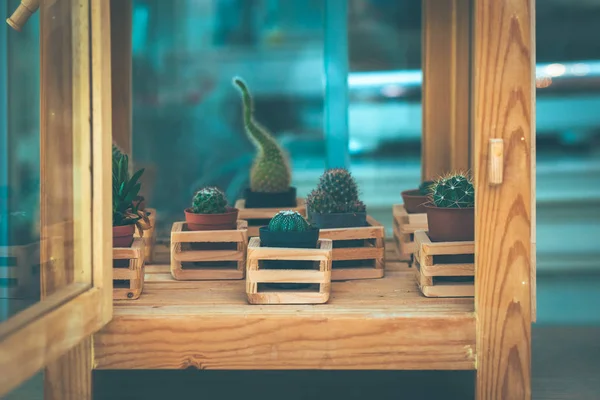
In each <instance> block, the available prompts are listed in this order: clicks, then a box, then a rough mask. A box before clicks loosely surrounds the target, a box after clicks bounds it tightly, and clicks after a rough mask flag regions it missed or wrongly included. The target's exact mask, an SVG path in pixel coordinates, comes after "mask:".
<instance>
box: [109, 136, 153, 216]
mask: <svg viewBox="0 0 600 400" xmlns="http://www.w3.org/2000/svg"><path fill="white" fill-rule="evenodd" d="M123 154H124V153H123V151H122V150H121V148H120V147H119V146H117V145H116V144H115V143H113V145H112V158H113V160H115V159H117V160H118V159H120V158H121V157H122V156H123ZM128 172H131V171H128ZM133 205H134V207H135V208H136V209H137V210H140V211H144V210H145V209H146V201H145V198H144V196H140V195H139V194H138V195H137V196H135V199H133Z"/></svg>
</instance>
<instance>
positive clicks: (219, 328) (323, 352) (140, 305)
mask: <svg viewBox="0 0 600 400" xmlns="http://www.w3.org/2000/svg"><path fill="white" fill-rule="evenodd" d="M387 247H388V252H387V254H386V255H387V259H388V260H389V261H388V262H387V264H386V276H385V278H383V279H374V280H354V281H344V282H334V283H332V292H331V298H330V300H329V302H328V303H327V304H320V305H249V304H248V303H247V300H246V292H245V286H244V285H245V282H244V281H187V282H182V281H175V280H173V278H172V277H171V274H170V272H169V266H168V265H166V264H164V265H148V266H147V267H146V283H145V286H144V292H143V294H142V296H141V297H140V298H139V299H138V300H135V301H115V303H114V304H115V306H114V318H113V320H112V321H111V322H110V323H109V324H108V325H107V326H106V327H105V328H104V329H103V330H102V331H100V332H99V333H98V334H96V335H95V338H94V347H95V348H94V355H95V363H94V366H95V368H99V369H180V368H189V367H195V368H199V369H475V357H476V354H475V351H476V348H475V315H474V305H473V299H435V298H431V299H429V298H426V297H424V296H422V295H421V293H420V292H419V289H418V287H417V284H416V281H415V277H414V276H415V274H414V270H413V269H411V268H409V267H408V266H407V265H406V264H405V263H402V262H398V261H395V260H396V259H397V258H396V256H395V255H394V252H393V250H392V249H393V247H392V246H391V243H390V245H389V246H387Z"/></svg>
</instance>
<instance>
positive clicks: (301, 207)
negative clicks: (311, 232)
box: [235, 197, 306, 238]
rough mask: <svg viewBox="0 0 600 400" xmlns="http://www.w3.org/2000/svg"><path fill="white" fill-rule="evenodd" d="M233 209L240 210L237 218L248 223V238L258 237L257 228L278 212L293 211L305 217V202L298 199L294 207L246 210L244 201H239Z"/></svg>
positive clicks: (265, 223)
mask: <svg viewBox="0 0 600 400" xmlns="http://www.w3.org/2000/svg"><path fill="white" fill-rule="evenodd" d="M235 208H237V209H238V210H240V213H239V215H238V218H239V219H243V220H246V221H248V237H249V238H250V237H255V236H258V228H260V227H261V226H265V225H267V224H268V223H269V220H270V219H271V218H273V217H274V216H275V214H277V213H278V212H279V211H283V210H294V211H298V212H299V213H300V214H302V216H304V217H306V200H305V199H303V198H300V197H299V198H297V199H296V207H280V208H246V200H244V199H239V200H238V201H236V202H235Z"/></svg>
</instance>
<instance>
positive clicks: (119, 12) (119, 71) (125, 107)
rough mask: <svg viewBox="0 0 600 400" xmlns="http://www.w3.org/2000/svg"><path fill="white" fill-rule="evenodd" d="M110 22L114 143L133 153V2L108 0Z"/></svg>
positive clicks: (129, 0) (130, 0)
mask: <svg viewBox="0 0 600 400" xmlns="http://www.w3.org/2000/svg"><path fill="white" fill-rule="evenodd" d="M110 22H111V30H110V32H111V50H110V51H111V75H112V104H113V111H112V115H113V118H112V134H113V141H114V142H115V143H116V144H117V145H118V146H119V147H120V148H121V150H122V151H124V152H125V153H127V154H129V156H130V157H131V154H132V147H131V146H132V144H131V136H132V128H131V125H132V118H131V116H132V106H131V104H132V97H131V92H132V86H131V84H132V81H131V51H132V37H131V33H132V31H131V29H132V22H133V7H132V0H111V1H110Z"/></svg>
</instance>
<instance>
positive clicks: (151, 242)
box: [133, 208, 156, 264]
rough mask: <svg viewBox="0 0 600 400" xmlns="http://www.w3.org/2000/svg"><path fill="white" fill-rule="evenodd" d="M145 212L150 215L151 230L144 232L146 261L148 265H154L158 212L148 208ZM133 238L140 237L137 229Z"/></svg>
mask: <svg viewBox="0 0 600 400" xmlns="http://www.w3.org/2000/svg"><path fill="white" fill-rule="evenodd" d="M145 211H146V212H147V213H148V219H149V220H150V225H151V228H150V229H148V230H147V231H144V261H145V263H146V264H152V263H153V262H154V247H155V244H156V210H155V209H154V208H146V209H145ZM133 236H134V237H140V235H139V233H138V231H137V229H136V230H135V233H134V234H133Z"/></svg>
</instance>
